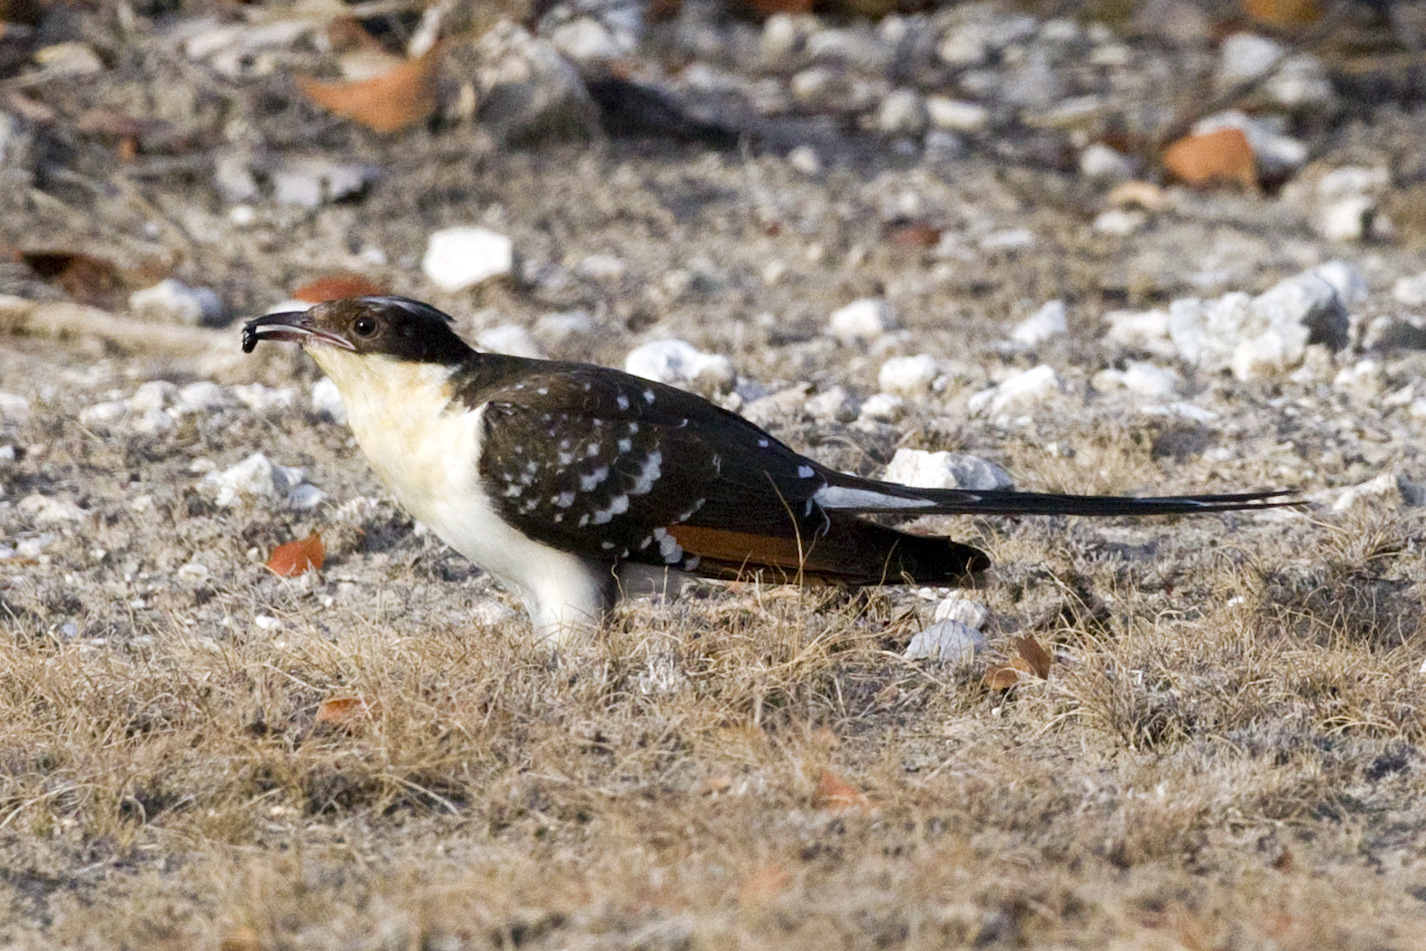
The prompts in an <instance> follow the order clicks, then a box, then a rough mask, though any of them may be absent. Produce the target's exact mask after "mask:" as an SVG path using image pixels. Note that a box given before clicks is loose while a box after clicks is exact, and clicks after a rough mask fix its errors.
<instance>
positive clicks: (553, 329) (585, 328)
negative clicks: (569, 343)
mask: <svg viewBox="0 0 1426 951" xmlns="http://www.w3.org/2000/svg"><path fill="white" fill-rule="evenodd" d="M598 329H599V324H598V323H597V322H596V321H595V319H594V317H593V316H592V315H591V314H590V313H589V312H588V311H583V310H565V311H559V312H556V313H553V314H545V315H544V316H542V317H540V318H539V319H538V320H536V321H535V333H536V334H538V335H539V336H540V337H543V338H545V339H546V340H550V341H553V342H555V343H564V342H565V341H566V340H568V339H570V338H571V337H578V336H580V335H583V334H592V333H594V332H595V331H596V330H598Z"/></svg>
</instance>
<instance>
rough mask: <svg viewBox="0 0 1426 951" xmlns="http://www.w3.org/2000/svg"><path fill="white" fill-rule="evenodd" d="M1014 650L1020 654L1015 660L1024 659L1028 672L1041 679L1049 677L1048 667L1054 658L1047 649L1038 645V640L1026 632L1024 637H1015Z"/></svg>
mask: <svg viewBox="0 0 1426 951" xmlns="http://www.w3.org/2000/svg"><path fill="white" fill-rule="evenodd" d="M1015 650H1016V652H1018V653H1019V655H1020V656H1019V657H1017V658H1016V660H1023V661H1025V666H1026V668H1028V670H1029V672H1030V673H1032V674H1034V675H1035V676H1036V677H1039V678H1040V679H1041V680H1048V679H1050V667H1051V666H1052V665H1053V664H1054V662H1055V659H1054V658H1053V657H1051V656H1050V652H1049V651H1047V650H1045V649H1044V648H1043V647H1041V646H1040V642H1039V641H1037V640H1035V638H1034V637H1032V636H1030V635H1028V634H1027V635H1025V636H1024V637H1017V638H1016V639H1015ZM1011 663H1014V661H1012V662H1011Z"/></svg>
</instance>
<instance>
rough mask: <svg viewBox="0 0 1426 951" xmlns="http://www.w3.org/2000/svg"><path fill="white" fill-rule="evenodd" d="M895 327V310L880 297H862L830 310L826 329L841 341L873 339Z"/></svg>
mask: <svg viewBox="0 0 1426 951" xmlns="http://www.w3.org/2000/svg"><path fill="white" fill-rule="evenodd" d="M895 327H896V312H895V311H893V310H892V309H891V305H890V304H888V303H887V302H886V301H885V300H883V299H882V298H880V297H864V298H862V299H861V300H855V301H852V302H851V303H850V304H848V305H847V306H845V307H842V308H840V309H838V310H835V311H833V312H832V316H831V318H830V319H829V320H828V321H827V330H828V332H830V333H831V334H832V336H834V337H836V338H837V339H838V340H840V341H842V342H843V343H850V342H852V341H854V340H875V339H877V338H878V337H880V336H882V335H883V334H885V333H886V332H887V331H889V330H893V329H895Z"/></svg>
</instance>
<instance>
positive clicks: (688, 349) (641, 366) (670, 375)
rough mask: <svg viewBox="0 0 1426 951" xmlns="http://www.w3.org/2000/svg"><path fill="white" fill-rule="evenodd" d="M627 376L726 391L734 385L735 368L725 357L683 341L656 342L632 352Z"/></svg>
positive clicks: (627, 360)
mask: <svg viewBox="0 0 1426 951" xmlns="http://www.w3.org/2000/svg"><path fill="white" fill-rule="evenodd" d="M624 372H625V373H632V374H634V376H641V377H643V378H644V379H646V380H657V381H658V382H660V383H671V384H673V385H675V386H689V385H692V384H697V385H699V386H702V387H704V388H711V389H714V390H718V391H722V390H726V389H728V387H730V386H731V385H732V384H733V378H734V375H733V364H732V363H731V362H730V361H729V360H728V358H727V357H725V356H723V355H722V354H714V353H703V352H702V351H700V350H698V349H696V348H694V347H693V345H692V344H690V343H688V342H686V341H683V340H654V341H651V342H649V343H646V344H644V345H643V346H640V347H635V348H634V349H633V350H631V351H629V355H628V356H627V357H625V358H624Z"/></svg>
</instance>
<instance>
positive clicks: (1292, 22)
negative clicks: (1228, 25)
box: [1243, 0, 1322, 29]
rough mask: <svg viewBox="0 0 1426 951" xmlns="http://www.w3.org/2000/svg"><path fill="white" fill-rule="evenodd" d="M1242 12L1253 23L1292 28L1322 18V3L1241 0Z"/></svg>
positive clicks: (1287, 0)
mask: <svg viewBox="0 0 1426 951" xmlns="http://www.w3.org/2000/svg"><path fill="white" fill-rule="evenodd" d="M1243 12H1244V13H1246V14H1247V15H1248V17H1249V19H1251V20H1252V21H1253V22H1254V23H1261V24H1262V25H1263V26H1271V27H1277V28H1278V29H1292V28H1293V27H1301V26H1311V25H1312V24H1314V23H1316V22H1317V21H1318V20H1320V19H1322V4H1321V2H1320V0H1243Z"/></svg>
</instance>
